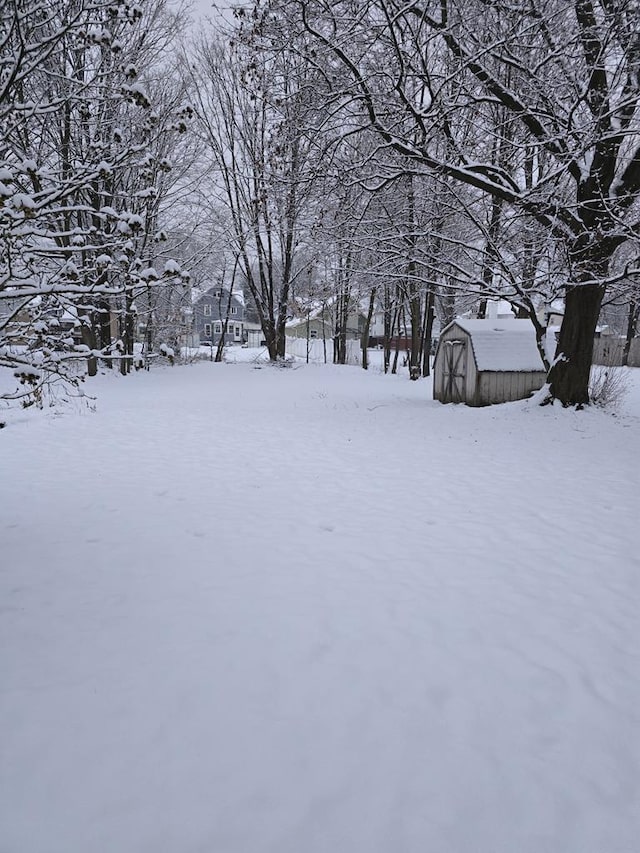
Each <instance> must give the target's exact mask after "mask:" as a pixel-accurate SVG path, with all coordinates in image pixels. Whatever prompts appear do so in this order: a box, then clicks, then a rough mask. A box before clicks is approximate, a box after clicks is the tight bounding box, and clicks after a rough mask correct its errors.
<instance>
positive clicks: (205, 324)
mask: <svg viewBox="0 0 640 853" xmlns="http://www.w3.org/2000/svg"><path fill="white" fill-rule="evenodd" d="M225 319H227V333H226V335H225V339H224V342H225V344H232V343H237V344H240V343H243V342H244V339H245V334H244V323H245V303H244V298H243V295H242V293H240V292H237V293H236V292H233V293H231V298H229V291H228V290H225V289H224V288H220V287H211V288H209V290H206V291H205V292H204V293H203V294H201V295H200V296H198V297H197V299H196V300H195V301H194V303H193V330H194V332H196V333H197V334H198V335H199V336H200V342H201V343H213V344H217V343H218V342H219V341H220V338H221V337H222V330H223V328H224V321H225Z"/></svg>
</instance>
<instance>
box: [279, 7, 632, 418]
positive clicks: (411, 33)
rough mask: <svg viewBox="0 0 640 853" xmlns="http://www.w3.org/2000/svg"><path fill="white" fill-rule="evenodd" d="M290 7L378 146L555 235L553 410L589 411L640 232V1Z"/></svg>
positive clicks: (343, 99) (355, 116)
mask: <svg viewBox="0 0 640 853" xmlns="http://www.w3.org/2000/svg"><path fill="white" fill-rule="evenodd" d="M286 6H287V8H288V10H289V14H291V15H293V14H297V15H298V19H299V21H300V23H301V25H302V27H303V28H304V30H305V32H306V33H307V34H308V35H309V36H310V37H311V38H313V40H314V41H315V45H316V50H317V51H318V52H320V51H321V49H323V50H324V52H325V57H324V58H323V59H319V60H318V62H321V61H322V62H324V63H325V67H330V68H335V67H336V66H338V67H339V68H340V69H341V74H340V75H339V76H337V75H336V76H335V77H334V86H333V88H334V92H335V95H336V98H338V99H339V101H340V103H341V105H342V106H343V108H344V107H345V105H346V106H348V108H349V109H350V110H351V115H352V117H353V120H354V121H357V120H360V121H361V123H365V124H366V125H367V126H369V127H371V128H373V129H374V130H375V132H376V133H377V134H378V137H379V139H380V141H381V144H382V145H383V146H385V147H386V148H389V149H392V150H393V151H395V152H397V153H398V154H400V155H401V156H402V157H403V158H404V160H405V162H406V163H407V164H410V167H411V168H412V169H419V168H422V169H425V170H428V171H433V172H435V173H436V174H440V175H446V176H449V177H451V178H452V179H454V180H455V181H457V182H460V183H463V184H465V185H467V186H469V187H471V188H474V189H475V190H476V191H478V192H479V193H482V194H486V195H488V196H490V197H491V198H493V199H495V200H496V205H497V207H496V217H497V210H500V211H503V210H506V209H509V208H513V209H515V210H517V211H520V212H522V213H524V214H527V215H528V216H529V217H530V218H532V219H534V220H535V221H537V222H538V223H540V225H541V226H542V227H543V228H544V229H546V230H547V231H548V233H549V234H551V235H552V236H553V238H554V240H555V241H556V242H557V244H558V246H559V248H560V250H561V251H562V252H564V255H565V259H566V264H567V267H568V270H569V280H568V281H567V283H566V287H565V301H566V310H565V314H564V321H563V324H562V328H561V331H560V336H559V341H558V350H557V353H556V358H555V360H554V363H553V365H552V367H551V370H550V373H549V383H550V391H549V399H551V400H552V399H558V400H560V401H561V402H562V403H563V404H565V405H569V404H577V405H582V404H584V403H586V402H588V399H589V396H588V377H589V370H590V365H591V359H592V351H593V336H594V331H595V327H596V323H597V320H598V314H599V311H600V306H601V304H602V299H603V296H604V294H605V292H606V289H607V286H608V285H609V284H610V283H611V279H612V277H613V276H614V274H613V273H612V267H611V264H612V259H613V257H614V255H615V252H616V250H617V249H618V247H619V246H621V245H622V244H623V243H624V242H625V241H626V240H628V239H629V237H630V235H631V234H633V233H634V230H635V229H637V214H638V210H637V199H638V193H639V191H640V145H639V137H638V110H639V107H638V104H639V95H640V79H639V73H638V63H639V57H640V33H639V32H638V27H637V21H638V4H637V0H571V2H569V1H568V0H545V2H542V1H541V0H521V2H518V3H516V4H500V3H488V2H482V0H437V2H436V0H423V2H411V3H402V2H397V0H365V2H362V3H359V4H358V10H357V14H354V8H353V4H352V3H351V2H348V0H344V2H340V0H338V2H334V1H333V0H332V2H328V0H292V2H287V3H286ZM345 81H346V83H345ZM345 91H348V93H349V96H350V98H351V100H348V98H347V97H346V95H345ZM418 91H419V92H420V93H421V95H420V99H417V97H416V93H417V92H418ZM422 93H424V94H422ZM496 109H499V112H500V121H499V122H498V123H497V124H496V121H495V115H493V113H495V110H496ZM507 128H508V132H507ZM498 135H499V141H500V155H499V156H496V155H495V152H494V154H493V155H492V150H494V148H495V146H494V145H492V138H495V137H496V136H498ZM443 140H445V141H446V143H447V144H446V145H444V144H443ZM527 159H529V161H531V160H532V159H533V162H534V163H535V164H536V165H537V166H538V168H537V169H536V170H535V171H536V174H535V179H534V180H527V179H526V177H525V174H526V171H527V167H526V160H527Z"/></svg>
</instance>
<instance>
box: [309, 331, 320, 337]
mask: <svg viewBox="0 0 640 853" xmlns="http://www.w3.org/2000/svg"><path fill="white" fill-rule="evenodd" d="M309 337H310V338H317V337H318V330H317V329H309Z"/></svg>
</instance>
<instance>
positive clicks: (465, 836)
mask: <svg viewBox="0 0 640 853" xmlns="http://www.w3.org/2000/svg"><path fill="white" fill-rule="evenodd" d="M634 381H635V386H634V396H633V397H632V398H631V399H630V401H629V404H628V406H627V409H626V411H625V412H623V413H622V414H620V415H618V416H617V417H612V416H611V415H606V414H603V413H601V412H598V411H586V412H580V413H576V412H562V411H559V410H557V409H552V408H536V407H534V406H531V405H530V404H526V403H515V404H509V405H506V406H501V407H494V408H492V409H484V410H474V409H468V408H465V407H454V406H442V405H440V404H438V403H434V402H432V401H431V399H430V388H429V383H428V382H416V383H410V382H408V381H406V380H404V379H400V378H397V377H383V376H380V375H376V374H371V375H364V373H363V371H361V370H358V369H357V368H334V367H320V366H303V367H301V368H298V369H288V370H277V369H273V368H270V367H266V366H265V367H262V368H261V369H256V368H255V366H252V365H250V364H237V365H213V364H200V365H196V366H193V367H190V368H174V369H173V370H172V369H167V370H158V371H156V372H152V373H151V374H144V375H138V376H135V377H131V378H129V379H126V380H121V379H119V378H116V377H109V378H104V379H101V380H100V381H99V386H100V397H99V401H98V404H97V411H96V412H95V413H93V412H90V411H82V410H76V411H69V412H67V413H66V414H63V415H62V416H60V417H54V416H50V415H40V416H38V415H35V416H31V415H29V416H24V417H22V418H17V419H14V420H12V421H11V422H10V424H9V426H8V427H7V429H5V430H3V431H2V433H0V468H1V475H0V500H1V501H2V503H1V506H2V515H1V516H0V527H1V529H2V535H1V540H0V542H1V549H2V550H1V557H0V563H1V570H0V592H1V601H2V606H3V613H2V620H1V621H0V655H1V668H2V680H1V686H0V689H1V691H2V693H1V699H0V731H1V732H2V756H1V760H0V851H2V853H89V851H90V853H113V851H118V853H196V852H197V853H267V851H269V853H342V851H345V853H347V851H348V853H426V851H428V853H441V851H442V853H635V851H636V850H637V849H638V838H640V787H639V782H640V678H639V671H640V670H639V667H640V629H639V627H638V624H639V622H638V612H639V604H640V601H639V598H640V585H639V582H638V578H639V577H640V545H639V542H640V538H639V535H638V519H639V513H638V510H639V509H640V496H639V492H640V489H639V485H640V476H639V473H640V472H639V463H638V459H639V458H640V453H639V451H640V381H639V380H638V379H635V380H634ZM92 387H96V386H95V385H94V386H92Z"/></svg>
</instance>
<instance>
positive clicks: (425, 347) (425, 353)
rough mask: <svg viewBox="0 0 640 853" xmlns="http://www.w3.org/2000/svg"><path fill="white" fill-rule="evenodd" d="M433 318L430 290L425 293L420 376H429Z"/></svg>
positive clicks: (433, 297) (433, 308)
mask: <svg viewBox="0 0 640 853" xmlns="http://www.w3.org/2000/svg"><path fill="white" fill-rule="evenodd" d="M434 317H435V294H434V292H433V290H432V289H431V288H429V290H428V291H427V299H426V306H425V318H424V340H423V342H422V375H423V376H430V374H431V341H432V340H433V320H434Z"/></svg>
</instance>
